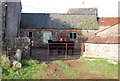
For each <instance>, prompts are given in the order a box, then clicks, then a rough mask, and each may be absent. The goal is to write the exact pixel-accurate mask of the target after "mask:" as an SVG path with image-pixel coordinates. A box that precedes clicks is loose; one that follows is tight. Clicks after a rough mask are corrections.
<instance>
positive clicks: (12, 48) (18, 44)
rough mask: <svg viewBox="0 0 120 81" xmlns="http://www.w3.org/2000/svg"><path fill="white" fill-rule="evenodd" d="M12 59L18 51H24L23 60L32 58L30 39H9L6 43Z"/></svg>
mask: <svg viewBox="0 0 120 81" xmlns="http://www.w3.org/2000/svg"><path fill="white" fill-rule="evenodd" d="M5 44H6V46H7V51H8V53H7V54H8V55H9V56H10V58H11V57H12V56H13V55H15V53H16V50H17V49H20V50H22V58H27V57H30V39H29V38H27V37H20V38H9V39H7V41H6V42H5Z"/></svg>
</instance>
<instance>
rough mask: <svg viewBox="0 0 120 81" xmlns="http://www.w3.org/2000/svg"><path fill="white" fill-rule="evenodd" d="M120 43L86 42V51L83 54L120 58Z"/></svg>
mask: <svg viewBox="0 0 120 81" xmlns="http://www.w3.org/2000/svg"><path fill="white" fill-rule="evenodd" d="M119 47H120V44H92V43H85V52H84V55H83V56H86V57H102V58H108V59H116V60H117V59H118V52H119V50H118V48H119Z"/></svg>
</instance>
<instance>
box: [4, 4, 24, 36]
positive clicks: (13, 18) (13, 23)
mask: <svg viewBox="0 0 120 81" xmlns="http://www.w3.org/2000/svg"><path fill="white" fill-rule="evenodd" d="M21 8H22V7H21V3H20V2H7V8H6V10H7V13H6V30H5V34H6V37H7V38H10V37H17V34H18V33H19V29H20V17H21Z"/></svg>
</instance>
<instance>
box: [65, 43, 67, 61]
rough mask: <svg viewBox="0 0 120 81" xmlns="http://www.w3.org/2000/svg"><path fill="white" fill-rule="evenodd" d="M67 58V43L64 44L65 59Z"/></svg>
mask: <svg viewBox="0 0 120 81" xmlns="http://www.w3.org/2000/svg"><path fill="white" fill-rule="evenodd" d="M66 58H67V44H66V49H65V59H66Z"/></svg>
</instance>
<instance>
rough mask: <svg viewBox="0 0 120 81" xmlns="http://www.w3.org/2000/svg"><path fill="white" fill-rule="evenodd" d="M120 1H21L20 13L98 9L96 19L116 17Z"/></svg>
mask: <svg viewBox="0 0 120 81" xmlns="http://www.w3.org/2000/svg"><path fill="white" fill-rule="evenodd" d="M119 1H120V0H21V2H22V13H67V12H68V9H69V8H91V7H92V8H94V7H96V8H97V9H98V17H118V2H119Z"/></svg>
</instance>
